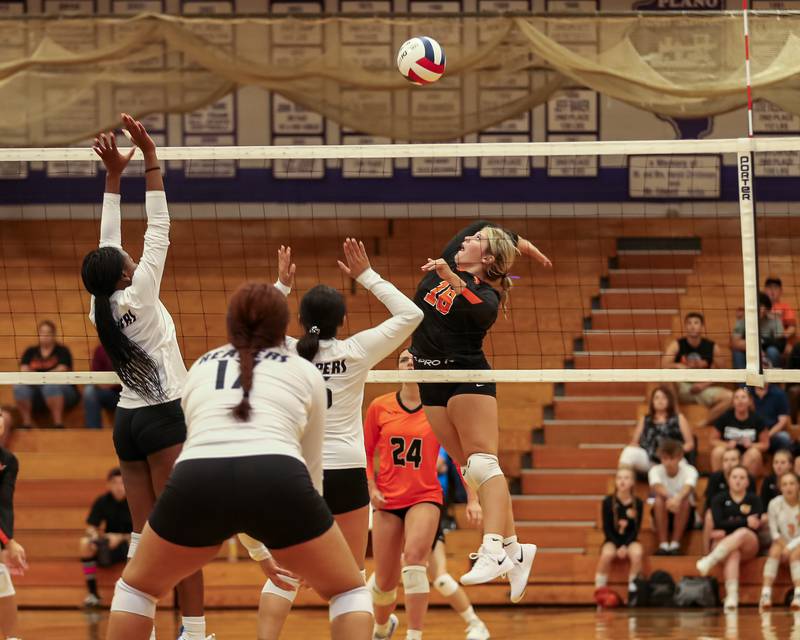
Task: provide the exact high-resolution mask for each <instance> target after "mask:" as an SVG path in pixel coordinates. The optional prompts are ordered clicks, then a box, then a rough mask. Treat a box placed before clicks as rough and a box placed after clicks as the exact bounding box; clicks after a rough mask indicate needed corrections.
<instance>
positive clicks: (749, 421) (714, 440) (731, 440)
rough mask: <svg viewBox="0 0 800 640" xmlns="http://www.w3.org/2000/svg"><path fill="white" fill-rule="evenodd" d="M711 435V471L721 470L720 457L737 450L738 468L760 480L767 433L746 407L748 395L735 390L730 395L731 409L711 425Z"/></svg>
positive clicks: (766, 447) (767, 446) (748, 406)
mask: <svg viewBox="0 0 800 640" xmlns="http://www.w3.org/2000/svg"><path fill="white" fill-rule="evenodd" d="M714 428H715V429H716V431H712V433H711V470H712V471H719V469H720V468H721V467H722V454H723V453H725V451H726V450H727V449H733V448H738V449H739V452H740V453H741V454H742V464H743V465H744V466H745V467H746V468H747V471H748V472H749V473H750V475H752V476H753V477H755V478H760V477H761V473H762V470H763V469H762V465H763V462H764V454H765V453H766V452H767V451H768V450H769V429H768V428H767V425H766V424H764V420H762V418H761V416H759V415H756V413H755V412H754V411H753V410H752V408H751V405H750V393H749V392H748V391H747V389H746V388H745V387H739V388H738V389H736V391H734V393H733V407H732V408H731V409H729V410H728V411H726V412H725V413H724V414H723V415H721V416H720V417H719V418H717V420H716V422H714Z"/></svg>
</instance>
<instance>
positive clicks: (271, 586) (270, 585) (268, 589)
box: [261, 576, 300, 602]
mask: <svg viewBox="0 0 800 640" xmlns="http://www.w3.org/2000/svg"><path fill="white" fill-rule="evenodd" d="M282 580H285V581H286V582H289V583H290V584H293V585H294V591H286V590H285V589H281V588H280V587H278V586H277V585H276V584H275V583H274V582H272V580H267V582H266V584H264V588H263V589H262V590H261V593H262V594H271V595H273V596H278V597H279V598H283V599H284V600H288V601H289V602H294V599H295V598H296V597H297V589H298V587H299V586H300V581H299V580H295V579H294V578H287V577H286V576H283V577H282Z"/></svg>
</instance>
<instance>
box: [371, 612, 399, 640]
mask: <svg viewBox="0 0 800 640" xmlns="http://www.w3.org/2000/svg"><path fill="white" fill-rule="evenodd" d="M398 624H400V621H399V620H398V619H397V616H396V615H394V614H393V613H391V614H389V631H387V632H386V635H385V636H382V635H379V634H378V632H377V631H374V630H373V632H372V640H389V638H391V637H392V635H393V634H394V632H395V631H397V625H398Z"/></svg>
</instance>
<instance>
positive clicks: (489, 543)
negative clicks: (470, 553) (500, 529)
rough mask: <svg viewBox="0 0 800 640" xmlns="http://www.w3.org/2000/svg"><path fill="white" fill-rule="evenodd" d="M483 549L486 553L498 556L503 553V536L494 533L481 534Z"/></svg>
mask: <svg viewBox="0 0 800 640" xmlns="http://www.w3.org/2000/svg"><path fill="white" fill-rule="evenodd" d="M483 550H484V551H485V552H486V553H491V554H492V555H495V556H499V555H500V554H501V553H503V536H499V535H497V534H496V533H487V534H486V535H485V536H483Z"/></svg>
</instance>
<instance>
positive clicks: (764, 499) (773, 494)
mask: <svg viewBox="0 0 800 640" xmlns="http://www.w3.org/2000/svg"><path fill="white" fill-rule="evenodd" d="M793 466H794V456H792V453H791V452H790V451H787V450H786V449H781V450H779V451H776V452H775V455H774V456H772V473H771V474H769V475H768V476H767V477H766V478H764V480H763V481H762V482H761V491H760V493H759V496H760V498H761V504H762V505H763V506H764V508H765V509H766V508H767V507H768V506H769V503H770V502H772V500H773V499H774V498H777V497H778V496H779V495H781V490H780V481H781V478H782V477H783V476H784V475H785V474H787V473H789V472H791V471H792V467H793ZM798 524H799V525H800V522H798Z"/></svg>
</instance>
